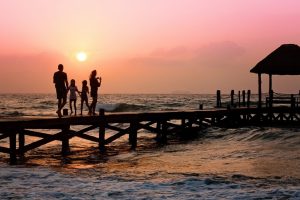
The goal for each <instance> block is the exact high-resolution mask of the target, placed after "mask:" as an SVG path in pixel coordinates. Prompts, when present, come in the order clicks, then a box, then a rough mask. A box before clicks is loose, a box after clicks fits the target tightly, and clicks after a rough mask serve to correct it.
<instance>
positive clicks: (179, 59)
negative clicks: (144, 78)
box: [129, 41, 245, 67]
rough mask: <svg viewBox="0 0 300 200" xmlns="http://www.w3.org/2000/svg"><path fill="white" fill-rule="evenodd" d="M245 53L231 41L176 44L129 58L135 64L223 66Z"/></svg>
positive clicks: (153, 65)
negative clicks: (196, 44)
mask: <svg viewBox="0 0 300 200" xmlns="http://www.w3.org/2000/svg"><path fill="white" fill-rule="evenodd" d="M244 53H245V49H244V48H243V47H241V46H240V45H238V44H236V43H234V42H232V41H222V42H218V43H210V44H204V45H202V46H198V47H196V48H191V47H188V46H176V47H173V48H169V49H164V48H159V49H155V50H154V51H152V52H150V53H149V54H148V55H142V56H137V57H134V58H131V59H129V63H130V64H132V65H135V66H152V67H164V66H185V67H186V66H196V65H198V66H199V65H201V66H204V67H205V66H208V67H212V66H214V67H224V66H228V65H231V64H234V63H235V62H236V61H237V60H239V58H240V57H242V56H243V55H244Z"/></svg>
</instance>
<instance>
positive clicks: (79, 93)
mask: <svg viewBox="0 0 300 200" xmlns="http://www.w3.org/2000/svg"><path fill="white" fill-rule="evenodd" d="M75 88H76V92H77V93H78V95H79V96H80V95H81V92H80V91H79V90H78V88H77V86H76V87H75Z"/></svg>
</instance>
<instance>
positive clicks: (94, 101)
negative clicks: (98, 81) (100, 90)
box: [92, 97, 97, 115]
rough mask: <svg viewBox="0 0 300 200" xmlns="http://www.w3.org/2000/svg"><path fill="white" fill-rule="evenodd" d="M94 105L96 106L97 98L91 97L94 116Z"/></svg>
mask: <svg viewBox="0 0 300 200" xmlns="http://www.w3.org/2000/svg"><path fill="white" fill-rule="evenodd" d="M96 104H97V97H93V102H92V114H93V115H96V112H95V110H96Z"/></svg>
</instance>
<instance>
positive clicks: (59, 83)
mask: <svg viewBox="0 0 300 200" xmlns="http://www.w3.org/2000/svg"><path fill="white" fill-rule="evenodd" d="M63 70H64V66H63V65H62V64H59V65H58V71H57V72H55V73H54V75H53V83H54V84H55V89H56V96H57V99H58V102H57V111H56V113H57V115H58V117H61V116H62V115H61V110H62V108H63V107H64V106H65V105H66V103H67V91H68V90H67V89H68V85H69V83H68V77H67V74H66V73H65V72H63Z"/></svg>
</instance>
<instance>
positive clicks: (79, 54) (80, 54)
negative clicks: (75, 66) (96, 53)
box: [76, 51, 87, 62]
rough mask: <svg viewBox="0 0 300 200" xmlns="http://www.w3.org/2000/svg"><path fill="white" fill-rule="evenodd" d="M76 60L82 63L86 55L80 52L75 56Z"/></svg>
mask: <svg viewBox="0 0 300 200" xmlns="http://www.w3.org/2000/svg"><path fill="white" fill-rule="evenodd" d="M76 58H77V60H78V61H80V62H83V61H85V60H86V58H87V55H86V53H84V52H82V51H81V52H78V53H77V54H76Z"/></svg>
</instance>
